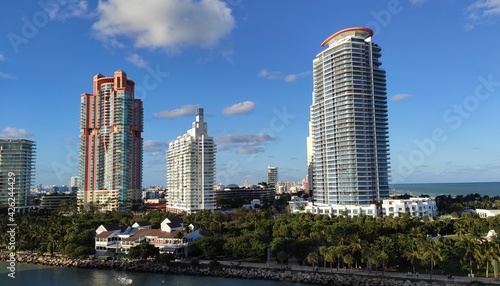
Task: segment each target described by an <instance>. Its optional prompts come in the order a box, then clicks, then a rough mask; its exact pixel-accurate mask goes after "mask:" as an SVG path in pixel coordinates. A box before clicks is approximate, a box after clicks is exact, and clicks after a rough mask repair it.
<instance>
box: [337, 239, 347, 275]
mask: <svg viewBox="0 0 500 286" xmlns="http://www.w3.org/2000/svg"><path fill="white" fill-rule="evenodd" d="M346 250H347V249H346V247H345V246H343V245H337V246H335V247H334V253H335V255H336V256H337V271H339V268H340V260H342V257H343V256H344V255H345V254H346Z"/></svg>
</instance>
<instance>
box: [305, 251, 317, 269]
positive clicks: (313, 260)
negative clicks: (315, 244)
mask: <svg viewBox="0 0 500 286" xmlns="http://www.w3.org/2000/svg"><path fill="white" fill-rule="evenodd" d="M306 260H307V263H308V264H311V265H312V268H313V269H314V266H315V265H316V264H317V263H318V253H316V252H310V253H309V254H308V255H307V258H306Z"/></svg>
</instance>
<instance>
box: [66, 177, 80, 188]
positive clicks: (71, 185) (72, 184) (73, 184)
mask: <svg viewBox="0 0 500 286" xmlns="http://www.w3.org/2000/svg"><path fill="white" fill-rule="evenodd" d="M68 187H69V190H70V191H72V192H76V191H78V176H73V177H71V178H69V186H68Z"/></svg>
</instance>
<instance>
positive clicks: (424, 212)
mask: <svg viewBox="0 0 500 286" xmlns="http://www.w3.org/2000/svg"><path fill="white" fill-rule="evenodd" d="M405 213H409V214H410V215H411V216H412V217H424V216H429V217H433V216H436V215H437V214H438V209H437V206H436V201H434V200H433V199H430V198H409V199H386V200H383V202H382V215H383V216H394V217H400V216H402V215H403V214H405Z"/></svg>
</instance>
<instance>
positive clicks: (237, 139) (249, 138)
mask: <svg viewBox="0 0 500 286" xmlns="http://www.w3.org/2000/svg"><path fill="white" fill-rule="evenodd" d="M215 140H216V141H219V142H223V143H248V144H256V143H262V142H268V141H273V140H274V138H273V137H271V136H269V135H268V134H266V133H259V134H245V135H223V136H217V137H216V138H215Z"/></svg>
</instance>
